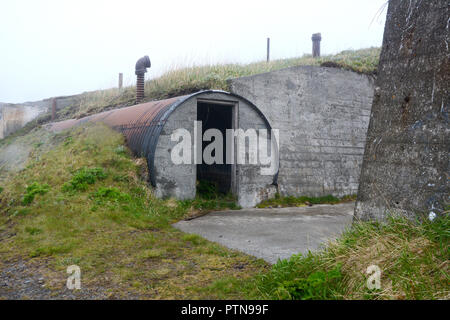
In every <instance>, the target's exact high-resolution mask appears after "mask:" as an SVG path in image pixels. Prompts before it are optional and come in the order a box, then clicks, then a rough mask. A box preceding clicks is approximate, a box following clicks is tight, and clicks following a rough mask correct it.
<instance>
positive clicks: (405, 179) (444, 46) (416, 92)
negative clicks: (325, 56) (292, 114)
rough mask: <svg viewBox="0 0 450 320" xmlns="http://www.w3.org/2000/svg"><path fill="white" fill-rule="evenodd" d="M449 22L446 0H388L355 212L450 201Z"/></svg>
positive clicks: (371, 215)
mask: <svg viewBox="0 0 450 320" xmlns="http://www.w3.org/2000/svg"><path fill="white" fill-rule="evenodd" d="M449 24H450V21H449V5H448V1H446V0H428V1H419V0H411V1H400V0H391V1H389V8H388V13H387V20H386V28H385V33H384V40H383V48H382V52H381V57H380V65H379V70H378V80H377V82H376V91H375V98H374V103H373V108H372V114H371V120H370V126H369V131H368V136H367V144H366V150H365V155H364V163H363V168H362V174H361V182H360V188H359V193H358V201H357V205H356V209H355V217H356V218H359V219H363V220H371V219H376V220H383V219H385V217H386V214H388V213H400V214H404V215H406V216H409V217H415V216H417V215H420V214H421V213H425V214H429V213H430V212H431V211H433V212H435V213H436V214H439V213H441V212H443V211H444V207H445V205H446V204H448V202H449V198H448V197H449V187H448V179H449V176H448V174H449V167H448V164H449V158H448V152H449V150H450V148H449V147H450V145H449V143H450V138H449V127H448V108H449V102H450V95H449V87H450V62H449V61H450V60H449V57H450V51H449V45H450V29H449V28H450V26H449Z"/></svg>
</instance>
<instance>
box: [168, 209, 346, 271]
mask: <svg viewBox="0 0 450 320" xmlns="http://www.w3.org/2000/svg"><path fill="white" fill-rule="evenodd" d="M354 206H355V203H354V202H348V203H342V204H336V205H314V206H312V207H295V208H273V209H243V210H235V211H220V212H213V213H210V214H207V215H205V216H202V217H199V218H196V219H193V220H189V221H180V222H177V223H176V224H174V227H175V228H177V229H179V230H181V231H183V232H186V233H194V234H198V235H200V236H202V237H204V238H206V239H208V240H210V241H214V242H217V243H220V244H222V245H224V246H226V247H228V248H231V249H236V250H239V251H242V252H245V253H247V254H250V255H253V256H255V257H258V258H262V259H264V260H266V261H267V262H269V263H276V262H277V260H278V259H286V258H289V257H290V256H292V255H293V254H297V253H307V252H308V250H311V251H314V250H317V249H319V248H320V246H321V245H322V244H326V242H327V241H328V240H334V239H336V237H338V236H339V234H341V233H342V232H343V231H344V230H345V229H346V228H348V227H350V225H351V223H352V219H353V209H354Z"/></svg>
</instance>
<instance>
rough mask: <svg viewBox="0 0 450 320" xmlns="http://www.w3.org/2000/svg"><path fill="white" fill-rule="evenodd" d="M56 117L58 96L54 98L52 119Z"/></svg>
mask: <svg viewBox="0 0 450 320" xmlns="http://www.w3.org/2000/svg"><path fill="white" fill-rule="evenodd" d="M55 117H56V98H53V99H52V121H55Z"/></svg>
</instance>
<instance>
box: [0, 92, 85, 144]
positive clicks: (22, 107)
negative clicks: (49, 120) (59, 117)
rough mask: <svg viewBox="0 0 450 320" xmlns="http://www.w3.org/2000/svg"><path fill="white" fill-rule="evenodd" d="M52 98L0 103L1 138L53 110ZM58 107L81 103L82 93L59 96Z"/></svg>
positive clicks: (58, 108)
mask: <svg viewBox="0 0 450 320" xmlns="http://www.w3.org/2000/svg"><path fill="white" fill-rule="evenodd" d="M52 99H53V98H50V99H44V100H39V101H32V102H24V103H19V104H12V103H0V139H3V138H5V137H7V136H9V135H10V134H12V133H14V132H16V131H17V130H20V129H21V128H23V127H24V126H25V125H26V124H27V123H28V122H30V121H32V120H34V119H36V118H37V117H38V116H40V115H42V114H44V113H50V112H51V110H52ZM56 99H57V103H56V109H57V110H60V109H63V108H65V107H68V106H71V105H73V104H76V103H79V102H80V101H81V99H82V95H74V96H66V97H57V98H56Z"/></svg>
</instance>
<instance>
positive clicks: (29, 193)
mask: <svg viewBox="0 0 450 320" xmlns="http://www.w3.org/2000/svg"><path fill="white" fill-rule="evenodd" d="M49 190H50V186H49V185H48V184H42V185H41V184H39V183H37V182H33V183H32V184H31V185H29V186H28V187H27V189H26V193H25V195H24V196H23V200H22V204H23V205H28V204H30V203H31V202H33V200H34V197H35V196H36V195H38V194H41V195H42V194H46V193H47V192H48V191H49Z"/></svg>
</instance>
